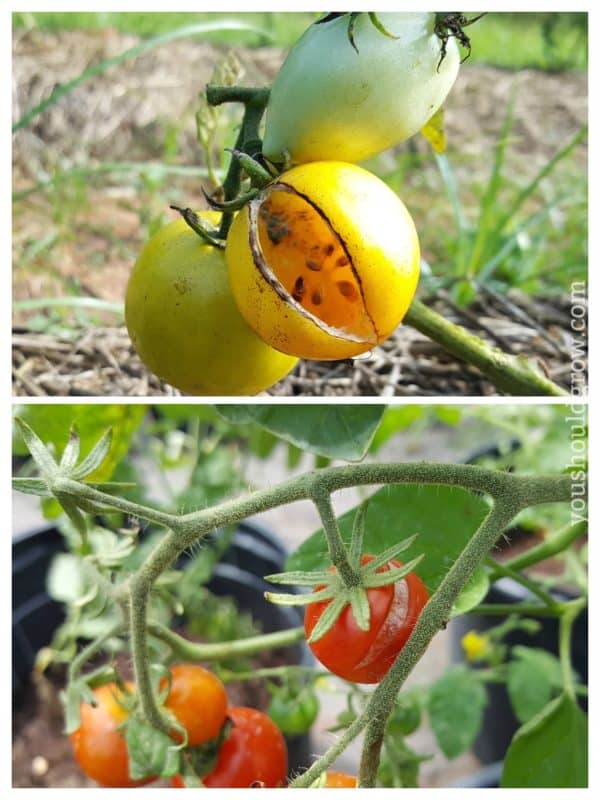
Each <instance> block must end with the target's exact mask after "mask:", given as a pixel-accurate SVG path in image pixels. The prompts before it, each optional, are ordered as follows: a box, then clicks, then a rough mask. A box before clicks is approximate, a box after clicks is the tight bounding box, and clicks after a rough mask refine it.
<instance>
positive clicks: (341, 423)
mask: <svg viewBox="0 0 600 800" xmlns="http://www.w3.org/2000/svg"><path fill="white" fill-rule="evenodd" d="M217 409H218V411H219V413H220V414H221V415H222V416H223V417H224V418H225V419H226V420H227V421H228V422H232V423H236V424H248V423H255V424H256V425H258V426H259V427H261V428H264V429H266V430H267V431H269V432H270V433H273V434H275V435H276V436H278V437H279V438H280V439H284V440H285V441H286V442H291V444H293V445H295V446H296V447H299V448H300V449H302V450H304V451H308V452H310V453H315V454H317V455H320V456H325V457H326V458H339V459H344V460H346V461H359V460H360V459H361V458H362V457H363V456H364V455H365V454H366V452H367V450H368V449H369V445H370V444H371V441H372V439H373V436H374V435H375V431H376V430H377V427H378V425H379V423H380V421H381V418H382V416H383V412H384V410H385V408H384V406H381V405H373V406H371V405H359V406H351V405H344V406H337V407H336V406H331V405H311V406H232V405H227V406H217Z"/></svg>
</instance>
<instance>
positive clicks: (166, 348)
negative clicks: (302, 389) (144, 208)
mask: <svg viewBox="0 0 600 800" xmlns="http://www.w3.org/2000/svg"><path fill="white" fill-rule="evenodd" d="M200 215H201V216H202V217H204V219H207V220H208V221H210V222H213V223H214V222H216V221H217V220H218V218H219V217H218V215H215V214H211V213H209V212H201V214H200ZM125 321H126V323H127V330H128V331H129V335H130V337H131V341H132V342H133V345H134V347H135V349H136V350H137V352H138V354H139V356H140V358H141V359H142V361H143V362H144V364H145V365H146V366H147V367H148V369H150V370H152V372H154V373H155V374H156V375H158V377H159V378H161V380H164V381H166V382H167V383H170V384H172V385H173V386H176V387H177V388H178V389H180V390H181V391H182V392H185V393H186V394H191V395H254V394H258V392H261V391H263V389H267V388H269V386H272V385H273V384H274V383H277V381H278V380H280V379H281V378H283V377H284V376H285V375H287V373H288V372H289V371H290V370H291V369H292V368H293V367H294V366H295V364H296V363H297V359H296V358H291V357H290V356H288V355H284V354H283V353H279V352H278V351H277V350H274V349H273V348H272V347H269V346H268V345H267V344H265V343H264V342H263V341H262V339H260V338H259V337H258V336H257V335H256V334H255V333H254V331H253V330H252V329H251V328H250V327H249V326H248V325H247V324H246V322H245V321H244V319H243V318H242V316H241V314H240V312H239V311H238V308H237V306H236V304H235V301H234V299H233V296H232V294H231V290H230V288H229V283H228V280H227V267H226V264H225V257H224V255H223V251H222V250H217V249H216V248H214V247H212V246H211V245H209V244H206V243H205V242H203V241H202V239H200V237H199V236H198V235H197V234H196V233H194V231H192V230H191V229H190V228H189V227H188V226H187V224H186V223H185V222H184V220H183V219H178V220H176V221H175V222H171V223H170V224H169V225H166V226H165V227H164V228H162V229H161V230H159V231H158V233H156V234H154V236H153V237H152V238H151V239H150V240H149V241H148V242H147V243H146V245H145V247H144V249H143V250H142V252H141V253H140V255H139V257H138V260H137V262H136V264H135V266H134V268H133V271H132V273H131V276H130V278H129V284H128V286H127V295H126V298H125Z"/></svg>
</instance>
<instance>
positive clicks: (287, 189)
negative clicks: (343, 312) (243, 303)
mask: <svg viewBox="0 0 600 800" xmlns="http://www.w3.org/2000/svg"><path fill="white" fill-rule="evenodd" d="M276 193H281V194H291V195H293V196H295V197H296V198H298V199H299V200H302V201H303V202H305V203H306V204H307V206H308V208H307V209H305V210H300V211H299V210H297V209H296V210H295V211H292V212H290V213H289V214H288V213H286V212H284V211H282V210H280V209H277V207H276V206H273V202H271V200H270V196H271V195H273V194H276ZM313 212H314V214H316V217H315V219H320V220H321V221H322V223H324V224H325V226H326V227H327V230H328V231H329V233H330V234H331V236H332V237H334V238H335V240H336V242H337V244H338V247H336V245H335V244H333V243H332V242H331V241H330V242H327V243H326V244H323V242H321V243H317V244H313V245H311V246H310V247H309V246H308V242H305V249H306V251H307V252H306V257H304V259H302V258H301V256H299V254H298V252H297V251H298V249H299V245H298V244H297V243H296V241H295V240H294V220H295V221H296V222H297V221H300V222H301V223H304V224H305V225H310V220H311V217H313ZM248 214H249V223H250V224H249V245H250V249H251V252H252V257H253V261H254V264H255V266H256V268H257V269H258V271H259V272H260V274H261V275H262V277H263V278H264V279H265V281H266V282H267V284H268V285H269V286H270V287H271V288H272V289H273V290H274V291H275V292H276V294H277V295H278V297H279V298H280V299H281V300H282V301H283V302H285V303H286V304H287V305H289V306H292V307H293V308H295V309H296V310H297V311H298V312H299V313H300V314H302V315H303V316H304V317H306V318H307V319H310V320H311V321H312V322H313V323H314V324H316V325H317V326H318V327H320V328H321V329H322V330H324V331H325V332H327V333H329V334H330V335H332V336H335V337H336V338H342V339H345V340H346V341H356V342H361V343H366V344H371V345H374V344H376V343H377V341H378V340H379V338H380V336H379V332H378V330H377V326H376V325H375V322H374V320H373V317H372V316H371V314H370V313H369V310H368V308H367V304H366V301H365V296H364V290H363V285H362V281H361V277H360V274H359V273H358V271H357V270H356V268H355V266H354V264H353V263H352V259H351V257H350V254H349V252H348V248H347V245H346V242H345V241H344V239H343V238H342V237H341V236H340V235H339V233H338V232H337V231H336V229H335V228H334V226H333V225H332V224H331V221H330V220H329V219H328V217H327V215H326V214H324V212H323V211H322V209H321V208H319V206H317V205H316V204H315V203H314V202H313V201H312V200H311V199H310V198H309V197H307V196H306V195H305V194H303V193H302V192H299V191H298V190H297V189H295V188H294V187H293V186H290V185H289V184H287V183H285V182H278V183H273V184H271V185H270V186H269V187H267V188H266V189H265V190H264V191H263V192H262V193H261V195H259V196H258V197H257V198H256V199H254V200H252V201H250V203H249V204H248ZM260 222H262V234H263V235H264V234H266V237H267V239H268V241H269V243H270V244H271V245H273V246H278V245H280V244H281V243H282V242H283V241H284V240H286V239H287V237H290V236H291V240H290V239H287V245H286V247H287V248H288V250H287V251H283V250H282V251H281V259H282V263H283V264H285V265H286V268H287V269H288V278H287V279H284V278H281V276H280V275H278V274H276V270H277V267H276V266H275V265H273V266H271V264H270V263H269V260H268V257H267V256H266V255H265V252H264V250H263V246H262V244H261V225H260ZM308 230H309V232H310V228H309V229H308ZM305 233H306V231H305ZM263 241H266V239H265V240H263ZM300 244H302V239H301V238H300ZM339 249H341V250H342V251H343V252H342V254H341V255H338V257H337V258H336V259H335V261H333V262H332V261H331V257H332V256H334V254H335V252H336V250H339ZM294 250H295V251H296V252H294ZM290 251H291V253H290ZM278 258H279V257H278ZM294 259H295V260H298V259H300V260H301V261H302V263H301V265H300V268H301V269H306V270H308V271H309V273H308V274H307V273H305V274H306V277H307V278H308V277H309V274H310V273H313V274H315V278H316V273H319V272H321V271H323V269H324V266H325V265H326V263H327V261H328V259H329V266H328V268H327V269H328V274H327V275H325V273H324V285H322V286H319V287H318V288H314V287H313V288H311V287H310V285H309V286H307V284H306V280H305V277H304V276H303V275H302V274H299V275H297V277H296V278H295V279H293V278H291V276H290V275H289V270H290V269H293V267H292V266H291V265H292V264H293V263H294ZM345 269H349V270H350V274H351V276H352V278H351V279H350V278H349V279H346V280H344V279H343V278H342V275H343V272H341V273H340V278H339V279H335V278H333V277H332V272H333V270H335V271H338V270H345ZM284 280H286V282H287V287H289V288H286V286H285V285H284V283H283V281H284ZM328 281H330V283H329V282H328ZM309 283H310V281H309ZM332 290H333V291H336V292H337V293H338V294H339V297H340V298H343V300H344V301H345V302H346V303H350V304H351V305H352V306H354V307H355V309H356V311H355V312H353V313H354V315H356V314H359V317H358V318H357V317H356V316H355V319H358V321H359V323H360V319H361V317H360V315H362V319H363V323H362V324H363V327H364V326H367V327H368V328H369V329H370V331H371V333H365V332H364V331H363V332H362V335H359V334H356V333H353V332H352V330H351V328H350V325H351V323H349V327H344V326H343V325H340V324H339V323H338V322H337V321H336V322H335V323H334V322H331V316H333V317H334V319H335V316H337V315H339V310H340V308H339V306H338V307H337V308H336V302H337V301H335V299H334V298H333V297H332V295H331V291H332ZM328 297H329V298H330V299H329V300H328V299H327V298H328ZM359 301H362V304H361V306H360V310H359V309H358V307H357V306H356V305H355V304H356V303H358V302H359ZM326 303H328V304H329V309H328V310H324V312H323V314H324V316H325V317H328V316H329V318H330V321H329V322H327V321H326V319H324V318H323V317H322V316H320V315H318V314H317V313H315V312H313V313H311V311H310V310H309V309H308V308H307V307H306V306H307V305H308V306H310V305H311V304H312V305H313V306H321V307H324V305H325V304H326ZM331 303H333V305H331ZM344 307H346V306H344Z"/></svg>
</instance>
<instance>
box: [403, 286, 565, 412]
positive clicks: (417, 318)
mask: <svg viewBox="0 0 600 800" xmlns="http://www.w3.org/2000/svg"><path fill="white" fill-rule="evenodd" d="M404 322H405V323H406V324H407V325H411V326H412V327H413V328H415V329H416V330H418V331H420V332H421V333H422V334H424V335H425V336H427V337H428V338H430V339H433V341H434V342H437V343H438V344H440V345H441V346H442V347H443V348H444V349H445V350H447V351H448V352H449V353H451V354H452V355H453V356H455V357H456V358H460V359H462V360H463V361H466V362H467V364H473V365H474V366H476V367H478V368H479V369H480V370H481V372H483V374H484V375H486V376H487V377H488V378H489V379H490V380H491V381H492V383H493V384H494V386H496V387H497V388H498V389H500V390H501V391H503V392H507V393H508V394H511V395H524V396H531V395H533V396H543V397H562V396H564V395H566V394H567V393H566V392H565V391H564V389H561V388H560V386H558V385H557V384H555V383H553V382H552V381H551V380H549V379H548V378H546V377H545V376H544V375H543V374H542V373H541V372H540V371H539V370H538V369H536V367H535V366H534V365H533V363H532V362H531V361H528V360H527V359H526V358H524V357H523V356H514V355H509V354H508V353H503V352H502V351H501V350H498V349H497V348H494V347H490V346H489V345H488V344H486V342H484V341H483V339H480V338H479V337H477V336H474V335H473V334H472V333H468V332H467V331H466V330H465V329H464V328H461V327H460V326H459V325H455V324H454V323H452V322H449V321H448V320H447V319H444V318H443V317H442V316H441V315H440V314H438V313H437V312H435V311H433V310H432V309H431V308H428V307H427V306H425V305H423V303H421V302H419V301H418V300H413V302H412V304H411V306H410V308H409V309H408V311H407V313H406V316H405V317H404Z"/></svg>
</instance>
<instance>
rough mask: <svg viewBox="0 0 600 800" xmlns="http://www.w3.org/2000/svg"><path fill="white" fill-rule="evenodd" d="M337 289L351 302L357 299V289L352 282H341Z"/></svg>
mask: <svg viewBox="0 0 600 800" xmlns="http://www.w3.org/2000/svg"><path fill="white" fill-rule="evenodd" d="M337 288H338V290H339V292H340V294H341V295H343V296H344V297H347V298H348V299H350V300H351V299H353V298H354V297H356V289H355V288H354V286H353V285H352V284H351V283H350V281H339V283H338V284H337Z"/></svg>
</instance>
